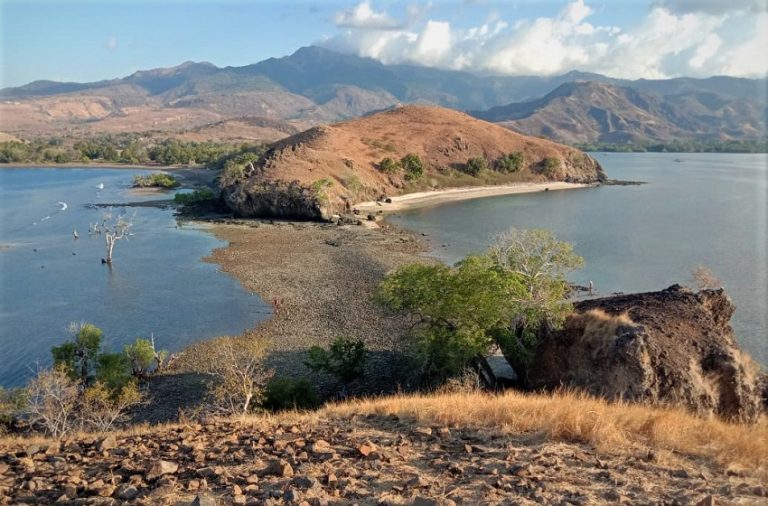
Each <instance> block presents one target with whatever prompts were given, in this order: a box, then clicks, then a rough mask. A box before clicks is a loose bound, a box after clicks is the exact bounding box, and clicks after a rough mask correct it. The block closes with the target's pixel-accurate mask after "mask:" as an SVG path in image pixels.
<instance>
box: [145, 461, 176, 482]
mask: <svg viewBox="0 0 768 506" xmlns="http://www.w3.org/2000/svg"><path fill="white" fill-rule="evenodd" d="M178 470H179V465H178V464H176V463H175V462H171V461H168V460H158V461H157V462H155V463H154V464H153V465H152V467H151V468H150V470H149V472H148V473H147V480H154V479H156V478H159V477H160V476H163V475H165V474H174V473H175V472H176V471H178Z"/></svg>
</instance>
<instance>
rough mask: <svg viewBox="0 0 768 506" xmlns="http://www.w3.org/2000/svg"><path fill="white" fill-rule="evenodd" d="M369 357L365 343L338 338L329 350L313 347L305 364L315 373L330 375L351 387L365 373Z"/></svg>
mask: <svg viewBox="0 0 768 506" xmlns="http://www.w3.org/2000/svg"><path fill="white" fill-rule="evenodd" d="M367 356H368V350H367V349H366V348H365V343H364V342H363V341H354V340H352V339H349V338H347V337H337V338H336V339H334V341H333V342H332V343H331V346H330V347H329V348H328V349H327V350H326V349H324V348H321V347H320V346H313V347H311V348H310V349H309V351H308V354H307V360H306V362H304V363H305V364H306V366H307V367H308V368H309V369H310V370H312V371H314V372H318V373H327V374H330V375H332V376H335V377H336V378H337V379H338V380H339V381H340V382H341V383H342V384H344V385H349V384H350V383H352V382H353V381H355V380H357V379H359V378H361V377H362V376H363V374H364V373H365V361H366V358H367Z"/></svg>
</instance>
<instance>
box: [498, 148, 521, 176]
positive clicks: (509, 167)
mask: <svg viewBox="0 0 768 506" xmlns="http://www.w3.org/2000/svg"><path fill="white" fill-rule="evenodd" d="M524 164H525V156H524V155H523V153H522V152H520V151H515V152H514V153H508V154H506V155H501V156H500V157H499V158H498V159H497V160H496V162H495V163H494V164H493V168H494V170H496V171H497V172H506V173H510V172H519V171H520V170H521V169H522V168H523V165H524Z"/></svg>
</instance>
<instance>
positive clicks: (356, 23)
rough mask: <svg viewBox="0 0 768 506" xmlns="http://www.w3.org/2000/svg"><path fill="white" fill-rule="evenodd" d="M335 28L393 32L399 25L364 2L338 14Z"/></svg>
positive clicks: (367, 2)
mask: <svg viewBox="0 0 768 506" xmlns="http://www.w3.org/2000/svg"><path fill="white" fill-rule="evenodd" d="M334 22H335V23H336V26H338V27H342V28H372V29H377V30H394V29H396V28H398V27H399V26H400V24H399V23H398V22H397V21H396V20H394V19H393V18H391V17H389V16H388V15H387V14H386V13H384V12H376V11H374V10H373V8H372V7H371V3H370V2H369V1H367V0H366V1H364V2H362V3H360V4H358V5H357V6H356V7H354V8H352V9H349V10H346V11H343V12H339V13H337V14H336V16H335V17H334Z"/></svg>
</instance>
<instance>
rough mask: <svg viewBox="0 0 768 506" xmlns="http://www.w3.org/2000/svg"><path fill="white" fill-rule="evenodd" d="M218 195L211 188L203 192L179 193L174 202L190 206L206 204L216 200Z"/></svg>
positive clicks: (204, 189) (174, 197)
mask: <svg viewBox="0 0 768 506" xmlns="http://www.w3.org/2000/svg"><path fill="white" fill-rule="evenodd" d="M216 198H217V196H216V193H214V191H213V190H211V189H210V188H203V189H202V190H195V191H193V192H192V193H177V194H176V195H174V196H173V202H174V203H176V204H182V205H185V206H186V205H190V204H196V203H197V202H204V201H206V200H214V199H216Z"/></svg>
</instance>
